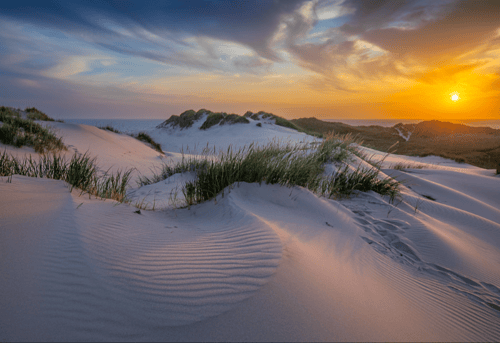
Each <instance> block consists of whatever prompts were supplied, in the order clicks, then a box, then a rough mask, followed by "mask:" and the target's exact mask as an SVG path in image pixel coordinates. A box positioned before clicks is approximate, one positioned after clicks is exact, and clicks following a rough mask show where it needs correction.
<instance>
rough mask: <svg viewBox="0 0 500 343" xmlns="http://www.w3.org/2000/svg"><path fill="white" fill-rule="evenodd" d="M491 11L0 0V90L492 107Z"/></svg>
mask: <svg viewBox="0 0 500 343" xmlns="http://www.w3.org/2000/svg"><path fill="white" fill-rule="evenodd" d="M499 18H500V2H498V1H480V2H473V1H455V0H449V1H447V0H443V1H428V0H421V1H356V0H345V1H343V0H338V1H321V0H320V1H298V0H297V1H295V0H287V1H278V0H275V1H147V0H146V1H144V0H143V1H135V0H120V1H118V0H117V1H112V0H107V1H106V0H100V1H67V0H66V1H56V0H52V1H25V0H20V1H16V2H14V1H11V2H6V1H3V2H2V3H1V4H0V75H1V79H2V82H1V83H0V103H1V104H2V105H6V106H14V107H20V108H24V107H28V106H30V107H31V106H35V107H37V108H40V109H41V110H43V111H45V112H47V113H48V114H49V115H53V116H54V117H58V118H85V117H92V118H166V117H169V116H170V115H172V114H178V113H180V112H182V111H184V110H186V109H190V108H193V109H198V108H208V109H212V110H217V111H226V112H236V113H244V112H245V111H246V110H251V111H258V110H266V111H272V112H274V113H276V114H279V115H282V116H285V117H288V118H294V117H310V116H316V117H318V118H411V119H423V118H431V117H433V118H452V117H454V118H463V119H473V118H475V117H478V116H480V117H481V118H493V119H496V118H498V117H499V114H500V113H499V112H498V108H499V106H498V105H499V103H498V98H499V97H498V96H499V85H500V82H499V69H500V68H499V67H498V66H499V65H500V63H499V62H500V61H499V59H500V19H499ZM451 92H457V93H460V94H461V101H460V102H457V103H456V104H455V103H451V102H450V101H449V96H448V95H449V94H451Z"/></svg>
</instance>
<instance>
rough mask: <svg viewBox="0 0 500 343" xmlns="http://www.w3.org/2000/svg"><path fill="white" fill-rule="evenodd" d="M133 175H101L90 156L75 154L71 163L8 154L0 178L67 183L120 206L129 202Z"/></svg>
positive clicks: (48, 157)
mask: <svg viewBox="0 0 500 343" xmlns="http://www.w3.org/2000/svg"><path fill="white" fill-rule="evenodd" d="M131 172H132V170H127V171H125V172H122V171H118V172H116V174H109V173H108V172H106V173H104V174H103V175H99V174H100V173H99V172H98V170H97V166H96V162H95V158H90V157H89V156H88V154H86V153H85V154H83V155H77V154H75V155H73V157H72V158H71V160H69V161H68V160H66V159H65V158H64V157H61V156H59V155H56V154H52V155H48V154H46V155H42V156H40V157H39V158H38V160H36V159H34V158H32V157H31V155H30V156H29V157H27V158H24V159H17V158H16V157H14V156H11V155H8V154H7V152H6V151H4V152H3V153H2V154H0V176H12V175H24V176H29V177H40V178H48V179H54V180H63V181H66V182H67V183H68V184H70V185H71V188H73V187H75V188H78V189H80V190H82V192H86V193H88V194H91V195H95V196H97V197H99V198H103V199H113V200H116V201H119V202H124V201H126V187H127V185H128V183H129V180H130V174H131Z"/></svg>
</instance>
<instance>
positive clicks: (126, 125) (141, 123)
mask: <svg viewBox="0 0 500 343" xmlns="http://www.w3.org/2000/svg"><path fill="white" fill-rule="evenodd" d="M322 120H323V121H327V122H340V123H344V124H347V125H351V126H370V125H378V126H384V127H391V126H394V125H396V124H397V123H403V124H417V123H419V122H421V121H422V120H404V119H322ZM64 121H65V122H66V123H73V124H85V125H91V126H97V127H105V126H108V125H109V126H112V127H113V128H115V129H116V130H119V131H121V132H125V133H131V132H139V131H143V130H150V129H153V128H154V127H155V126H156V125H158V124H160V123H162V122H164V121H165V120H164V119H65V120H64ZM455 123H458V124H464V125H468V126H474V127H481V126H485V127H491V128H493V129H497V130H500V120H474V121H457V122H455Z"/></svg>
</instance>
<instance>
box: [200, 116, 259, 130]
mask: <svg viewBox="0 0 500 343" xmlns="http://www.w3.org/2000/svg"><path fill="white" fill-rule="evenodd" d="M237 123H242V124H249V123H250V122H249V121H248V119H247V118H245V117H244V116H239V115H237V114H227V113H225V112H219V113H212V112H211V113H210V114H209V115H208V117H207V119H206V120H205V122H204V123H203V125H202V126H201V127H200V130H206V129H208V128H210V127H212V126H214V125H217V124H219V125H224V124H237Z"/></svg>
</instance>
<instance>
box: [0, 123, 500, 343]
mask: <svg viewBox="0 0 500 343" xmlns="http://www.w3.org/2000/svg"><path fill="white" fill-rule="evenodd" d="M54 125H57V129H58V130H59V133H60V134H62V135H63V137H64V142H65V143H66V144H67V145H70V148H71V149H73V150H74V151H78V152H85V151H87V150H88V151H89V152H90V153H91V154H92V155H93V156H97V157H98V161H99V162H100V165H101V167H102V168H110V167H113V168H126V167H135V168H137V169H138V171H139V172H140V173H144V174H145V173H148V171H149V168H152V167H154V166H159V165H160V163H161V162H162V160H163V159H164V158H163V157H162V158H160V156H159V154H158V153H156V152H154V151H153V150H152V149H150V148H149V147H147V146H145V145H144V144H142V143H141V142H138V141H137V140H135V139H133V138H131V137H128V136H125V135H119V134H115V133H111V132H106V131H102V130H99V129H96V128H92V127H89V126H85V125H70V124H60V123H56V124H54ZM195 129H196V128H193V129H192V131H189V130H184V131H183V132H178V133H177V134H174V135H172V133H171V132H164V131H162V130H158V129H152V130H151V133H152V135H156V136H155V137H154V138H155V139H156V138H158V137H159V138H160V139H159V140H160V141H161V142H162V146H163V150H164V151H166V152H167V155H168V156H170V157H172V158H180V155H179V149H180V147H181V146H183V145H184V142H186V143H187V142H190V141H192V142H197V143H198V144H201V145H203V144H205V145H206V142H209V144H216V146H217V144H220V147H221V148H227V144H228V143H229V142H234V140H233V139H235V138H236V137H250V138H252V139H254V140H255V141H257V142H263V143H265V142H266V141H268V140H269V138H270V137H271V135H272V134H274V136H272V137H275V136H277V137H278V138H280V139H292V140H303V139H304V136H303V134H296V133H294V132H290V131H287V130H289V129H285V128H275V127H273V125H272V124H269V125H268V127H264V126H263V127H262V128H258V127H255V125H246V126H238V125H234V126H228V127H217V128H213V130H214V131H210V130H207V131H202V132H203V135H200V134H199V132H200V130H198V131H196V130H195ZM263 129H266V130H267V131H265V132H264V131H258V130H263ZM249 130H252V131H249ZM254 130H255V132H254ZM273 130H274V131H273ZM258 132H261V133H262V132H264V133H263V134H259V135H258V134H257V133H258ZM210 133H212V134H214V135H213V137H214V138H213V139H212V138H211V137H212V136H209V134H210ZM254 133H255V134H254ZM253 134H254V135H253ZM205 135H206V136H205ZM250 138H246V140H245V139H243V140H241V141H240V142H239V143H240V144H243V143H247V140H250ZM210 139H212V140H210ZM3 148H6V149H7V150H8V151H9V152H10V151H14V152H16V153H18V154H21V153H27V152H29V149H25V150H21V151H19V150H15V149H14V148H11V147H4V146H2V149H3ZM170 148H171V149H170ZM169 149H170V150H169ZM394 162H404V163H414V162H418V163H420V164H424V165H425V166H428V168H427V167H426V168H424V169H408V170H406V171H398V170H394V169H383V172H384V173H385V174H387V175H392V176H394V177H396V178H397V179H398V180H402V181H403V180H404V187H403V190H402V195H401V198H399V199H398V200H396V201H395V202H394V203H390V202H389V199H387V198H384V197H381V196H380V195H378V194H376V193H373V192H367V193H361V192H360V193H357V194H356V195H355V196H353V197H351V198H349V199H325V198H319V197H318V196H317V195H315V194H313V193H311V192H310V191H308V190H306V189H303V188H300V187H294V188H286V187H280V186H277V185H266V184H262V185H259V184H247V183H240V184H235V185H233V186H232V187H229V188H227V189H226V190H225V191H224V196H222V195H219V196H217V198H216V200H215V201H210V202H206V203H203V204H199V205H195V206H191V207H190V208H189V209H188V208H177V209H176V208H174V207H175V206H171V205H172V204H171V203H169V199H168V197H169V194H171V191H172V190H173V189H174V188H175V187H177V186H178V185H180V184H182V182H183V181H186V180H188V179H190V178H192V177H194V176H193V175H189V174H187V175H186V174H185V175H180V174H179V175H174V176H172V177H171V178H170V179H167V180H165V181H163V182H161V183H158V184H152V185H148V186H145V187H140V188H139V187H137V186H136V185H135V184H132V185H131V188H130V190H129V194H130V195H131V196H132V197H133V198H134V199H135V200H139V199H144V198H145V197H152V196H153V197H156V200H157V201H158V208H159V209H160V210H158V211H141V213H140V214H138V213H135V211H136V210H137V209H136V208H135V207H133V206H132V205H129V204H118V203H116V202H114V201H110V200H106V201H104V200H100V199H94V198H89V196H88V195H80V193H79V192H78V191H77V190H73V191H72V192H70V191H69V189H68V187H67V186H66V184H65V183H64V182H62V181H54V180H45V179H34V178H27V177H22V176H14V177H12V180H11V182H7V181H9V180H8V179H7V178H6V177H2V178H0V194H2V197H1V198H0V218H1V221H0V257H1V258H0V274H1V275H2V279H1V281H0V292H1V294H2V297H1V298H0V340H37V341H38V340H41V341H43V340H124V341H157V340H160V341H179V340H185V341H189V340H194V341H199V340H204V341H206V340H208V341H211V340H217V341H221V340H231V341H235V340H246V341H257V340H259V341H283V340H285V341H297V340H308V341H316V340H318V341H319V340H321V341H323V340H325V341H346V340H349V341H353V340H356V341H359V340H372V341H373V340H388V341H417V340H418V341H437V340H444V341H472V340H481V341H483V340H498V339H500V325H499V324H500V269H499V268H498V267H497V266H498V265H499V263H500V248H499V247H500V211H499V210H498V208H500V197H499V196H498V189H500V187H499V186H500V178H499V176H495V175H494V171H493V170H484V169H480V168H476V167H471V166H464V165H463V164H458V163H455V162H450V163H446V165H438V164H436V163H435V162H436V160H433V157H426V158H416V157H412V158H408V159H406V158H405V157H403V156H397V155H390V156H388V157H387V158H386V160H385V161H384V163H386V165H385V167H388V166H389V165H390V164H392V163H394ZM353 163H355V162H353ZM137 175H139V173H138V174H137ZM425 196H427V197H425ZM430 198H432V199H434V200H431V199H430ZM148 199H149V198H147V199H146V200H148Z"/></svg>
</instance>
